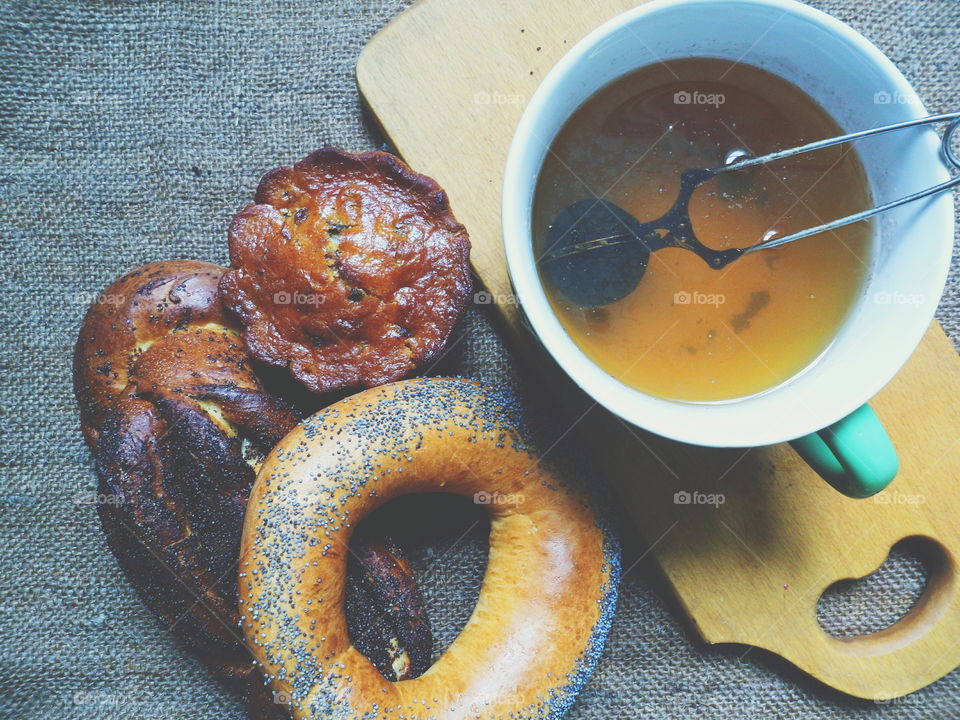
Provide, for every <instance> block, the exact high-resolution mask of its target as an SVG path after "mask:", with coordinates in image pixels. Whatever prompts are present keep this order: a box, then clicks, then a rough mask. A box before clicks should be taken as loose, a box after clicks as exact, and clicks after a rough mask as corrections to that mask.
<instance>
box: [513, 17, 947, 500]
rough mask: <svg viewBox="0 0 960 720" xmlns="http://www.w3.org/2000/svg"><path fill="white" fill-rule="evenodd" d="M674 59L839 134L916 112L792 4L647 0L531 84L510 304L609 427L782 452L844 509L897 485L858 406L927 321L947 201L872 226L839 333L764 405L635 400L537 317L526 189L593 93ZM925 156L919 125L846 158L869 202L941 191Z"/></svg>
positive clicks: (931, 143) (868, 52) (902, 358)
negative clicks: (728, 72)
mask: <svg viewBox="0 0 960 720" xmlns="http://www.w3.org/2000/svg"><path fill="white" fill-rule="evenodd" d="M683 57H714V58H722V59H727V60H730V61H731V62H732V63H733V62H745V63H749V64H751V65H755V66H758V67H761V68H763V69H765V70H768V71H770V72H773V73H775V74H777V75H779V76H780V77H782V78H785V79H786V80H789V81H791V82H793V83H794V84H795V85H797V86H799V87H800V88H802V89H803V90H805V91H806V92H807V93H808V94H809V95H810V96H811V97H812V98H813V99H814V100H816V101H817V102H818V103H819V104H820V105H821V106H822V107H823V108H825V109H826V110H827V111H828V112H829V113H830V114H831V115H832V116H833V118H834V119H835V120H836V121H837V123H838V124H839V125H840V127H841V128H843V130H844V131H845V132H852V131H855V130H862V129H867V128H872V127H878V126H881V125H886V124H889V123H894V122H898V121H901V120H907V119H911V118H916V117H922V116H924V115H926V114H928V113H927V111H926V109H925V108H924V107H923V105H922V103H921V102H920V101H919V100H918V99H917V96H916V93H915V92H914V90H913V89H912V88H911V87H910V84H909V83H908V82H907V81H906V79H905V78H904V77H903V75H902V74H901V73H900V72H899V71H898V70H897V68H896V67H894V65H893V63H892V62H891V61H890V60H889V59H888V58H887V57H886V56H885V55H884V54H883V53H881V52H880V51H879V50H878V49H877V48H876V47H875V46H874V45H872V44H871V43H870V42H869V41H868V40H867V39H866V38H864V37H863V36H862V35H860V34H859V33H857V32H856V31H854V30H853V29H852V28H850V27H848V26H847V25H845V24H843V23H842V22H840V21H839V20H837V19H835V18H833V17H831V16H830V15H827V14H825V13H823V12H820V11H818V10H815V9H813V8H811V7H809V6H807V5H803V4H802V3H799V2H794V1H793V0H655V1H654V2H649V3H647V4H643V5H640V6H639V7H637V8H635V9H633V10H630V11H628V12H626V13H623V14H622V15H619V16H617V17H615V18H613V19H612V20H610V21H609V22H607V23H605V24H604V25H602V26H600V27H599V28H597V29H596V30H595V31H593V32H592V33H590V34H589V35H588V36H586V37H585V38H584V39H583V40H581V41H580V42H579V43H577V44H576V45H575V46H574V47H573V48H572V49H571V50H570V51H569V52H568V53H567V54H566V55H565V56H564V57H563V58H562V59H561V60H560V61H559V62H558V63H557V65H556V66H555V67H554V68H553V69H552V70H551V71H550V73H549V74H548V75H547V76H546V78H545V79H544V81H543V83H542V84H541V85H540V87H539V88H538V90H537V91H536V93H535V94H534V95H533V97H532V98H531V99H530V102H529V104H528V105H527V107H526V110H525V112H524V114H523V117H522V118H521V120H520V123H519V125H518V126H517V129H516V133H515V136H514V139H513V143H512V145H511V147H510V153H509V156H508V159H507V165H506V171H505V177H504V187H503V236H504V243H505V246H506V256H507V262H508V264H509V270H510V277H511V280H512V282H513V286H514V291H515V292H516V294H517V297H518V299H519V302H520V305H521V307H522V309H523V311H524V313H525V314H526V316H527V319H528V320H529V323H530V326H531V327H532V328H533V330H534V332H535V333H536V335H537V336H538V337H539V339H540V341H541V342H542V344H543V345H544V346H545V347H546V349H547V350H548V351H549V352H550V354H551V355H552V356H553V357H554V358H555V360H556V361H557V362H558V363H559V364H560V366H561V367H563V369H564V370H565V371H566V372H567V374H568V375H570V377H571V378H572V379H573V380H574V381H575V382H576V383H577V384H578V385H579V386H580V387H581V388H582V389H583V390H584V391H585V392H587V393H588V394H589V395H591V396H592V397H593V398H594V399H596V400H597V401H598V402H599V403H600V404H602V405H603V406H605V407H606V408H607V409H609V410H610V411H612V412H614V413H616V414H617V415H619V416H620V417H621V418H623V419H624V420H627V421H629V422H631V423H633V424H635V425H638V426H640V427H642V428H645V429H647V430H650V431H652V432H654V433H657V434H659V435H663V436H665V437H669V438H673V439H675V440H679V441H682V442H686V443H692V444H697V445H708V446H720V447H747V446H755V445H768V444H772V443H778V442H784V441H792V442H793V443H794V447H795V448H797V449H798V451H799V452H800V454H801V455H802V456H803V457H804V459H806V460H807V461H808V462H809V463H810V464H811V465H812V466H813V467H814V468H815V469H816V470H817V471H818V472H819V473H820V474H821V475H823V476H824V477H825V478H827V480H828V481H830V482H831V484H833V485H834V486H835V487H837V488H838V489H840V490H841V491H843V492H845V493H847V494H849V495H852V496H856V497H864V496H867V495H869V494H872V493H874V492H877V491H879V490H881V489H882V488H883V487H884V486H885V485H886V484H887V483H888V482H889V481H890V480H891V479H892V477H893V475H894V474H895V473H896V455H895V453H894V452H893V448H892V445H891V444H890V441H889V439H887V437H886V435H885V433H884V432H883V429H882V426H881V425H880V424H879V422H878V421H877V420H876V417H875V416H874V415H873V413H872V411H871V410H870V409H869V407H868V406H866V403H867V401H869V400H870V398H871V397H873V396H874V395H875V394H876V393H877V392H879V391H880V390H881V388H883V386H884V385H886V383H887V382H888V381H889V380H890V379H891V378H892V377H893V376H894V375H895V374H896V372H897V371H898V370H899V369H900V368H901V367H902V366H903V364H904V363H905V362H906V361H907V359H908V358H909V357H910V355H911V353H912V352H913V351H914V349H915V348H916V346H917V344H918V343H919V342H920V340H921V339H922V337H923V335H924V332H925V331H926V329H927V327H928V326H929V324H930V322H931V320H932V318H933V314H934V311H935V309H936V307H937V303H938V302H939V299H940V295H941V293H942V292H943V287H944V283H945V282H946V277H947V272H948V269H949V265H950V254H951V249H952V244H953V224H954V223H953V201H952V198H951V196H950V194H949V193H943V194H941V195H939V196H935V197H933V198H929V199H926V200H922V201H919V202H915V203H912V204H909V205H906V206H903V207H901V208H899V209H897V210H894V211H892V212H889V213H886V214H885V215H881V216H880V217H879V218H878V219H877V220H876V221H875V224H874V235H875V237H874V243H873V253H872V259H871V267H870V270H869V275H868V279H867V281H866V283H865V287H864V291H863V293H862V296H861V297H860V298H859V300H858V302H857V305H856V306H855V308H854V309H853V311H852V312H851V313H850V314H849V317H848V319H847V321H846V323H845V324H844V325H843V327H842V328H841V329H840V331H839V333H838V334H837V335H836V337H835V339H834V341H833V342H832V344H831V345H830V346H829V348H828V349H827V350H826V351H825V352H824V353H823V355H822V356H821V357H820V358H819V359H818V360H817V361H816V362H815V363H814V364H812V365H811V366H810V367H808V368H807V369H806V370H804V371H803V372H801V373H799V374H798V375H796V376H795V377H793V378H792V379H790V380H788V381H787V382H785V383H783V384H782V385H779V386H777V387H776V388H773V389H771V390H769V391H767V392H765V393H761V394H758V395H754V396H750V397H746V398H743V399H739V400H732V401H727V402H722V403H690V402H677V401H672V400H665V399H662V398H658V397H654V396H651V395H648V394H645V393H643V392H640V391H639V390H635V389H633V388H631V387H629V386H627V385H625V384H623V383H622V382H620V381H618V380H617V379H616V378H614V377H612V376H611V375H609V374H608V373H607V372H605V371H604V370H603V369H602V368H600V367H599V366H597V365H596V364H595V363H594V362H593V361H592V360H591V359H590V358H589V357H587V356H586V355H585V354H584V353H583V351H582V350H580V348H579V347H578V346H577V345H576V343H575V342H574V341H573V340H572V339H571V338H570V336H569V335H568V334H567V333H566V332H565V331H564V329H563V327H562V326H561V324H560V322H559V320H558V319H557V317H556V316H555V315H554V312H553V310H552V309H551V306H550V303H549V302H548V300H547V296H546V294H545V292H544V289H543V287H542V285H541V282H540V278H539V275H538V272H537V266H536V259H535V256H534V250H533V243H532V237H531V229H532V223H531V210H532V205H533V196H534V190H535V187H536V183H537V177H538V174H539V172H540V168H541V166H542V164H543V160H544V157H545V156H546V153H547V151H548V149H549V146H550V144H551V143H552V141H553V139H554V137H555V136H556V134H557V132H558V131H559V130H560V129H561V128H562V126H563V125H564V123H565V122H566V120H567V119H568V118H569V117H570V116H571V114H572V113H573V112H574V111H575V110H576V109H577V108H578V107H579V106H580V105H581V104H583V103H584V102H585V101H586V100H587V99H588V98H590V97H591V96H592V95H593V94H594V93H595V92H596V91H597V90H599V89H600V88H602V87H604V86H606V85H607V84H609V83H610V82H612V81H614V80H616V79H617V78H619V77H621V76H623V75H625V74H627V73H629V72H631V71H633V70H636V69H637V68H640V67H644V66H646V65H649V64H652V63H656V62H660V61H663V60H669V59H675V58H683ZM939 148H940V139H939V136H938V135H937V134H936V132H935V131H934V130H932V129H931V128H930V127H929V126H926V127H922V128H912V129H909V130H901V131H897V132H893V133H887V134H885V135H883V136H880V137H878V138H875V139H873V140H871V141H869V142H868V143H864V144H863V145H862V146H858V150H859V153H860V158H861V160H862V162H863V165H864V168H865V170H866V173H867V176H868V180H869V183H870V188H871V191H872V193H873V197H874V201H875V202H877V203H879V202H885V201H888V200H892V199H894V198H898V197H901V196H903V195H907V194H909V193H911V192H915V191H917V190H920V189H922V188H925V187H928V186H930V185H933V184H935V183H939V182H943V181H945V180H947V179H948V177H949V175H948V172H947V170H946V167H945V166H944V165H943V164H942V163H941V162H940V161H939ZM799 242H803V240H800V241H799ZM881 436H882V437H881ZM858 464H859V465H860V467H856V466H857V465H858ZM891 468H892V470H891Z"/></svg>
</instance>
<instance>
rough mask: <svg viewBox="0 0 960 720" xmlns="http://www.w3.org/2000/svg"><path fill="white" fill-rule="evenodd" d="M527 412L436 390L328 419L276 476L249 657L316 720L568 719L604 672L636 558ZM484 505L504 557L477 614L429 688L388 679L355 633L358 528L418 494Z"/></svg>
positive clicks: (245, 555) (252, 599)
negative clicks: (348, 616) (624, 582)
mask: <svg viewBox="0 0 960 720" xmlns="http://www.w3.org/2000/svg"><path fill="white" fill-rule="evenodd" d="M529 437H530V436H529V433H528V432H527V431H526V430H525V429H524V428H523V425H522V423H521V422H520V421H519V420H518V413H517V412H516V409H515V405H514V403H513V401H512V400H511V399H509V398H506V397H504V396H503V395H502V394H501V393H499V392H497V391H495V390H491V389H488V388H485V387H482V386H480V385H479V384H477V383H474V382H472V381H468V380H462V379H452V378H420V379H414V380H406V381H401V382H397V383H393V384H391V385H385V386H382V387H378V388H374V389H371V390H366V391H364V392H361V393H358V394H356V395H353V396H351V397H348V398H346V399H344V400H342V401H340V402H338V403H335V404H334V405H331V406H329V407H328V408H326V409H325V410H323V411H321V412H319V413H317V414H315V415H313V416H312V417H310V418H308V419H307V420H305V421H304V422H303V423H301V424H300V425H298V426H297V427H296V428H295V429H294V430H293V431H292V432H290V433H289V434H288V435H286V436H285V437H284V438H283V440H281V441H280V442H279V443H278V444H277V446H276V447H275V448H274V449H273V451H272V452H271V453H270V455H269V456H268V457H267V459H266V460H265V461H264V463H263V465H262V467H261V468H260V471H259V473H258V475H257V480H256V482H255V484H254V487H253V490H252V492H251V497H250V503H249V505H248V507H247V513H246V519H245V521H244V530H243V538H242V543H241V557H240V568H239V570H240V577H239V596H240V615H241V621H242V624H243V628H244V632H245V635H246V638H247V644H248V646H249V648H250V649H251V651H252V652H253V654H254V657H255V659H256V661H257V664H258V665H259V666H260V667H261V669H262V671H263V672H264V674H265V675H266V676H267V677H268V678H269V679H270V681H271V683H272V686H273V689H274V691H276V692H283V693H286V694H287V696H288V697H289V698H290V700H291V712H292V714H293V716H294V718H297V719H298V720H301V719H306V718H311V719H314V720H319V719H320V718H323V719H324V720H327V719H335V720H346V719H348V718H370V719H373V718H383V719H384V720H386V719H389V718H398V719H399V718H405V719H406V720H413V719H425V718H440V719H443V718H451V719H453V718H464V719H465V718H471V719H476V718H481V719H483V720H493V719H494V718H503V719H504V720H506V719H507V718H514V719H516V718H557V717H559V716H560V715H561V714H562V713H563V712H564V711H565V710H566V709H567V708H568V707H569V705H570V704H571V703H572V701H573V699H574V697H575V695H576V693H577V692H578V690H579V689H580V687H581V686H582V685H583V683H584V682H585V680H586V678H587V676H588V675H589V673H590V672H591V670H592V669H593V666H594V664H595V663H596V661H597V658H598V655H599V653H600V651H601V649H602V646H603V643H604V640H605V638H606V635H607V632H608V629H609V626H610V621H611V618H612V614H613V610H614V605H615V602H616V597H617V590H618V583H619V575H620V555H619V546H618V544H617V541H616V539H615V536H614V534H613V533H612V532H611V530H610V528H609V527H608V526H607V524H606V523H605V521H604V519H603V518H604V517H605V514H603V513H601V512H600V511H599V507H598V498H597V493H596V492H595V491H594V489H593V487H592V485H591V484H590V483H589V481H588V480H587V478H585V477H583V476H582V475H580V474H569V475H568V474H563V475H559V474H557V473H556V472H554V471H553V470H551V469H549V468H547V467H546V466H545V465H544V464H543V462H541V458H540V457H539V456H538V455H537V453H536V451H535V449H534V448H533V446H532V444H531V441H530V440H529ZM434 491H445V492H451V493H456V494H460V495H465V496H467V497H470V498H474V500H475V502H480V503H483V504H484V506H485V508H486V509H487V511H488V514H489V516H490V520H491V530H490V549H489V558H488V564H487V569H486V574H485V576H484V581H483V586H482V587H481V590H480V596H479V599H478V600H477V604H476V607H475V608H474V611H473V614H472V616H471V617H470V619H469V621H468V622H467V624H466V626H465V627H464V629H463V631H462V632H461V633H460V635H459V636H458V637H457V638H456V640H454V642H453V643H452V644H451V645H450V647H449V648H448V649H447V650H446V652H445V653H443V655H442V656H441V657H440V658H439V659H438V660H437V661H436V663H435V664H434V665H433V666H432V667H431V668H430V669H429V670H428V671H427V672H426V673H425V674H424V675H422V676H421V677H419V678H417V679H414V680H408V681H404V682H401V683H391V682H389V681H387V680H386V679H385V678H384V677H383V676H382V675H381V674H380V673H378V672H377V671H376V670H375V668H374V667H373V666H372V665H371V663H370V661H369V660H368V659H367V658H366V657H364V656H363V655H362V654H361V653H360V652H358V651H357V650H356V648H354V647H353V646H352V644H351V641H350V637H349V633H348V631H347V628H346V623H345V621H344V610H343V602H344V596H345V591H344V582H345V573H346V569H347V554H348V552H347V547H348V545H349V543H350V538H351V533H352V531H353V528H354V527H355V526H356V524H357V523H358V522H360V521H361V520H362V519H363V518H364V516H366V515H367V514H368V513H370V512H371V511H372V510H374V509H376V508H377V507H378V506H380V505H382V504H383V503H386V502H388V501H389V500H391V499H393V498H395V497H397V496H399V495H402V494H405V493H417V492H434Z"/></svg>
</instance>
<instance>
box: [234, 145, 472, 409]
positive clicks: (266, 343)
mask: <svg viewBox="0 0 960 720" xmlns="http://www.w3.org/2000/svg"><path fill="white" fill-rule="evenodd" d="M228 237H229V243H230V262H231V269H230V270H229V271H227V272H226V273H225V274H224V276H223V279H222V280H221V282H220V294H221V297H222V299H223V302H224V304H225V305H226V306H227V307H228V308H230V309H231V310H232V311H233V312H234V313H235V314H236V315H237V317H238V318H239V319H240V322H241V323H242V325H243V335H244V339H245V341H246V344H247V347H248V348H249V351H250V353H251V355H253V357H255V358H256V359H257V360H259V361H261V362H263V363H266V364H268V365H272V366H278V367H288V368H289V370H290V372H291V374H292V375H293V377H294V378H296V379H297V380H298V381H299V382H300V383H302V384H303V385H304V386H305V387H306V388H308V389H309V390H311V391H312V392H315V393H323V392H330V391H334V390H343V389H348V388H356V387H373V386H376V385H380V384H383V383H387V382H391V381H393V380H398V379H400V378H402V377H404V376H405V375H408V374H409V373H411V372H413V371H414V370H415V369H417V368H420V367H423V366H424V365H426V364H428V363H430V362H431V361H432V360H434V359H436V358H437V357H438V356H439V355H440V354H441V353H442V352H443V349H444V347H445V346H446V343H447V341H448V339H449V337H450V334H451V332H452V331H453V329H454V326H455V325H456V323H457V321H458V320H459V318H460V317H461V315H462V314H463V311H464V309H465V308H466V304H467V301H468V299H469V297H470V294H471V291H472V283H471V277H470V270H469V253H470V241H469V238H468V236H467V233H466V230H465V229H464V227H463V226H462V225H461V224H460V223H458V222H457V220H456V218H455V217H454V216H453V214H452V212H451V210H450V206H449V203H448V201H447V197H446V194H445V193H444V191H443V190H442V189H441V188H440V186H439V185H437V183H436V182H434V181H433V180H431V179H430V178H428V177H425V176H423V175H419V174H417V173H415V172H413V171H412V170H410V168H408V167H407V166H406V165H405V164H404V163H403V162H401V161H400V160H399V159H398V158H396V157H395V156H393V155H390V154H389V153H384V152H368V153H363V154H361V155H353V154H350V153H347V152H344V151H342V150H338V149H335V148H324V149H322V150H318V151H316V152H314V153H313V154H311V155H309V156H308V157H306V158H305V159H303V160H301V161H300V162H298V163H296V164H295V165H294V166H293V167H283V168H278V169H276V170H273V171H271V172H269V173H268V174H267V175H266V176H264V178H263V180H262V181H261V182H260V186H259V188H258V189H257V192H256V195H255V204H253V205H250V206H248V207H247V208H245V209H244V210H243V211H242V212H240V213H239V214H238V215H237V216H236V217H235V218H234V220H233V222H232V223H231V225H230V229H229V233H228Z"/></svg>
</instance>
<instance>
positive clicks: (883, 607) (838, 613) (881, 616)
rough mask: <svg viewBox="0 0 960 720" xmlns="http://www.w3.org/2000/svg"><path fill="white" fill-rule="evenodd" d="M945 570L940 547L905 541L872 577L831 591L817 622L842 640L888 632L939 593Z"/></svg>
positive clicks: (926, 540)
mask: <svg viewBox="0 0 960 720" xmlns="http://www.w3.org/2000/svg"><path fill="white" fill-rule="evenodd" d="M945 570H946V557H945V555H944V552H943V550H942V548H941V547H940V546H939V545H938V544H937V543H935V542H934V541H932V540H930V539H929V538H925V537H920V536H913V537H908V538H904V539H903V540H900V541H899V542H898V543H896V544H895V545H894V546H893V547H892V548H890V553H889V555H887V558H886V560H884V562H883V565H881V566H880V567H879V568H877V570H876V571H874V572H873V573H871V574H870V575H867V576H866V577H864V578H860V579H859V580H855V579H845V580H838V581H837V582H835V583H833V584H832V585H831V586H830V587H828V588H827V589H826V590H825V591H824V593H823V594H822V595H821V596H820V599H819V600H818V601H817V622H818V623H819V624H820V627H822V628H823V630H824V631H825V632H827V633H828V634H830V635H832V636H834V637H836V638H842V639H850V638H855V637H860V636H863V635H870V634H872V633H877V632H880V631H882V630H886V629H887V628H890V627H892V626H894V625H896V624H897V623H898V622H900V620H902V619H904V618H905V617H907V616H908V615H909V614H910V612H911V611H912V610H913V609H914V608H917V607H918V603H919V602H920V601H921V599H923V598H924V597H925V596H929V595H930V594H931V593H934V592H936V589H937V587H938V585H939V583H938V582H937V580H938V579H939V578H940V577H941V576H942V575H943V574H944V573H945Z"/></svg>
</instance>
